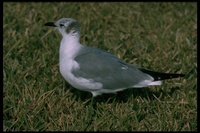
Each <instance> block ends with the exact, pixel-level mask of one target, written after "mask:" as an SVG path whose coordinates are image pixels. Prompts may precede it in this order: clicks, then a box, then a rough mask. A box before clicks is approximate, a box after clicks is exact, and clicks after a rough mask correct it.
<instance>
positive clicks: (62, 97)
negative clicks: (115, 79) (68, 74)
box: [3, 2, 197, 131]
mask: <svg viewBox="0 0 200 133" xmlns="http://www.w3.org/2000/svg"><path fill="white" fill-rule="evenodd" d="M62 17H71V18H74V19H76V20H78V21H79V23H80V26H81V30H82V31H81V43H83V44H85V45H88V46H92V47H98V48H101V49H104V50H107V51H109V52H111V53H113V54H115V55H117V56H118V57H119V58H122V59H123V60H125V61H126V62H129V63H133V64H137V65H138V66H141V67H145V68H148V69H151V70H154V71H160V72H171V73H184V74H187V76H186V78H180V79H173V80H167V81H164V82H163V85H162V86H158V87H147V88H140V89H136V88H135V89H128V90H125V91H122V92H119V93H117V94H116V95H115V94H105V95H102V96H100V97H97V99H96V106H95V107H94V106H93V105H91V104H90V100H91V97H92V95H91V94H90V93H88V92H81V91H78V90H76V89H74V88H72V87H71V86H70V85H69V84H67V82H66V81H65V80H64V79H63V78H62V77H61V75H60V73H59V69H58V49H59V43H60V40H61V35H60V34H59V33H58V31H56V30H55V29H53V28H49V27H45V26H44V24H45V23H46V22H49V21H56V20H58V19H60V18H62ZM3 82H4V83H3V84H4V89H3V130H4V131H20V130H24V131H44V130H46V131H50V130H54V131H55V130H56V131H59V130H63V131H84V130H85V131H172V130H173V131H196V130H197V4H196V3H189V2H188V3H175V2H173V3H126V2H124V3H117V2H115V3H87V2H85V3H30V2H29V3H11V2H9V3H6V2H4V3H3Z"/></svg>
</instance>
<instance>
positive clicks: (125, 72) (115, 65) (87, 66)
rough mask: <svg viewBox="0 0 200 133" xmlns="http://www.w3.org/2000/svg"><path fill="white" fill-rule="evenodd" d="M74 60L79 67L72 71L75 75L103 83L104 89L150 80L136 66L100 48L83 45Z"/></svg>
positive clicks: (128, 85)
mask: <svg viewBox="0 0 200 133" xmlns="http://www.w3.org/2000/svg"><path fill="white" fill-rule="evenodd" d="M75 60H76V61H77V63H78V64H79V65H80V69H78V70H73V71H72V73H73V74H74V75H75V77H83V78H86V79H93V81H95V82H100V83H101V84H103V88H104V89H117V88H128V87H132V86H134V85H137V84H138V83H139V82H141V81H143V80H151V77H150V76H149V75H147V74H145V73H143V72H142V71H140V70H139V69H137V67H135V66H133V65H131V64H128V63H125V62H124V61H122V60H120V59H119V58H117V57H116V56H114V55H112V54H110V53H107V52H105V51H103V50H100V49H95V48H91V47H86V46H85V47H84V48H83V49H82V50H81V51H79V55H77V56H76V57H75Z"/></svg>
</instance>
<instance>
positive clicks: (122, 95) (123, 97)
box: [69, 87, 180, 103]
mask: <svg viewBox="0 0 200 133" xmlns="http://www.w3.org/2000/svg"><path fill="white" fill-rule="evenodd" d="M69 88H70V92H72V93H73V95H74V97H75V100H76V101H78V100H80V101H82V102H83V101H88V100H89V99H90V101H91V100H92V99H94V102H95V103H102V102H103V103H113V102H118V103H124V102H127V101H128V100H129V98H130V97H141V98H144V99H150V100H154V99H156V98H155V97H159V98H160V100H162V99H163V98H164V97H166V96H168V95H172V94H173V93H175V92H176V91H177V90H180V88H179V87H173V88H170V91H169V90H168V91H166V90H163V89H161V88H160V89H156V90H157V91H156V90H154V91H152V89H150V88H148V87H146V88H129V89H126V90H123V91H119V92H117V93H109V94H106V93H104V94H102V95H99V96H97V97H94V98H93V96H92V93H90V92H86V91H80V90H78V89H76V88H73V87H69ZM161 95H162V96H161ZM160 96H161V97H160Z"/></svg>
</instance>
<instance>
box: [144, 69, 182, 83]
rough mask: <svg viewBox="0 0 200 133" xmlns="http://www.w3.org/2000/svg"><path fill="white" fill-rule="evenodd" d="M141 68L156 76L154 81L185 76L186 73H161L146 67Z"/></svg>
mask: <svg viewBox="0 0 200 133" xmlns="http://www.w3.org/2000/svg"><path fill="white" fill-rule="evenodd" d="M140 70H141V71H142V72H144V73H147V74H149V75H151V76H152V77H153V78H154V81H158V80H165V79H172V78H179V77H185V74H175V73H160V72H154V71H149V70H146V69H140Z"/></svg>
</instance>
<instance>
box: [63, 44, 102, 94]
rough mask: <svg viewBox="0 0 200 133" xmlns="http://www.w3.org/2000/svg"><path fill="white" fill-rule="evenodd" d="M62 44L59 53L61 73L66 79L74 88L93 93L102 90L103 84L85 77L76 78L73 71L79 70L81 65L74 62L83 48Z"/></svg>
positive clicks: (76, 45)
mask: <svg viewBox="0 0 200 133" xmlns="http://www.w3.org/2000/svg"><path fill="white" fill-rule="evenodd" d="M71 44H73V45H70V43H69V42H68V43H65V42H64V41H62V42H61V45H60V51H59V67H60V73H61V75H62V76H63V77H64V79H65V80H66V81H67V82H68V83H69V84H70V85H72V86H73V87H75V88H77V89H80V90H83V91H92V90H98V89H101V88H102V86H103V85H102V84H101V83H98V82H94V81H93V80H92V79H85V78H84V77H75V76H74V75H73V73H72V71H73V70H79V69H80V65H79V64H78V63H77V62H76V61H75V60H74V58H75V55H76V54H77V52H78V51H79V49H80V48H82V47H83V46H82V45H81V44H76V43H71Z"/></svg>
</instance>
